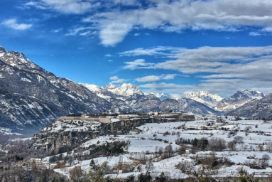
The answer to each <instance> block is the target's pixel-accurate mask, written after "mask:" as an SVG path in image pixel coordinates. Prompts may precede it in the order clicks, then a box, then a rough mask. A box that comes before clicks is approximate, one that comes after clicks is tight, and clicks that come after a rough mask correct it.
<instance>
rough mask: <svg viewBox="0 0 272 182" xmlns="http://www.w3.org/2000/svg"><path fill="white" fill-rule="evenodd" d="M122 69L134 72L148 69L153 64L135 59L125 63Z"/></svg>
mask: <svg viewBox="0 0 272 182" xmlns="http://www.w3.org/2000/svg"><path fill="white" fill-rule="evenodd" d="M125 64H126V65H125V66H124V69H129V70H135V69H145V68H147V69H149V68H151V66H152V65H154V63H146V62H145V60H144V59H136V60H134V61H128V62H125Z"/></svg>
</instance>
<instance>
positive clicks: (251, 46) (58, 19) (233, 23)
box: [0, 0, 272, 97]
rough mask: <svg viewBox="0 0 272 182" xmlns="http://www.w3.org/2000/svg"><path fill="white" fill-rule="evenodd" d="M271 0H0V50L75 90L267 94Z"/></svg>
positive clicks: (271, 88)
mask: <svg viewBox="0 0 272 182" xmlns="http://www.w3.org/2000/svg"><path fill="white" fill-rule="evenodd" d="M271 9H272V1H271V0H33V1H28V0H12V1H10V0H1V1H0V45H1V46H3V47H5V48H6V49H7V50H16V51H20V52H23V53H24V54H25V55H26V56H27V57H28V58H29V59H30V60H31V61H33V62H34V63H36V64H38V65H40V66H41V67H43V68H45V69H46V70H48V71H50V72H53V73H54V74H56V75H57V76H60V77H65V78H69V79H71V80H73V81H76V82H79V83H89V84H96V85H99V86H106V85H107V84H109V83H113V84H122V83H132V84H135V85H137V86H139V87H140V88H141V89H142V90H143V91H145V92H159V93H165V94H169V95H172V94H175V95H182V94H183V93H184V92H187V91H194V90H207V91H209V92H212V93H217V94H219V95H221V96H223V97H226V96H229V95H231V94H233V93H234V92H236V91H237V90H243V89H250V90H260V91H262V92H264V93H272V84H271V83H272V11H271Z"/></svg>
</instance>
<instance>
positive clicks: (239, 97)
mask: <svg viewBox="0 0 272 182" xmlns="http://www.w3.org/2000/svg"><path fill="white" fill-rule="evenodd" d="M263 97H264V94H263V93H262V92H260V91H255V90H242V91H237V92H236V93H234V94H233V95H232V96H230V97H228V98H225V99H223V100H222V101H220V102H219V103H218V104H217V106H216V109H217V110H219V111H230V110H233V109H236V108H238V107H241V106H242V105H244V104H246V103H248V102H250V101H252V100H255V99H256V100H259V99H262V98H263Z"/></svg>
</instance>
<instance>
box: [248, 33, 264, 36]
mask: <svg viewBox="0 0 272 182" xmlns="http://www.w3.org/2000/svg"><path fill="white" fill-rule="evenodd" d="M248 35H250V36H254V37H255V36H261V35H262V34H261V33H260V32H249V34H248Z"/></svg>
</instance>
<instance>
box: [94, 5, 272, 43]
mask: <svg viewBox="0 0 272 182" xmlns="http://www.w3.org/2000/svg"><path fill="white" fill-rule="evenodd" d="M271 9H272V1H270V0H216V1H215V0H211V1H201V0H196V1H193V0H185V1H173V2H171V3H169V2H166V1H157V3H156V2H154V3H153V5H152V6H149V7H147V8H138V9H131V10H124V11H112V12H108V13H101V14H99V15H96V16H99V17H100V19H99V20H98V24H99V29H100V30H99V31H100V39H101V42H102V44H104V45H106V46H109V45H111V46H112V45H115V44H117V43H119V42H121V41H122V40H123V39H124V38H125V36H126V35H127V33H128V32H129V31H131V30H132V29H133V28H134V27H137V28H146V29H161V30H163V31H181V30H184V29H192V30H202V29H208V30H216V31H237V30H239V29H241V28H242V27H243V26H256V27H260V28H265V27H268V26H270V25H271V23H272V11H271Z"/></svg>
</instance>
